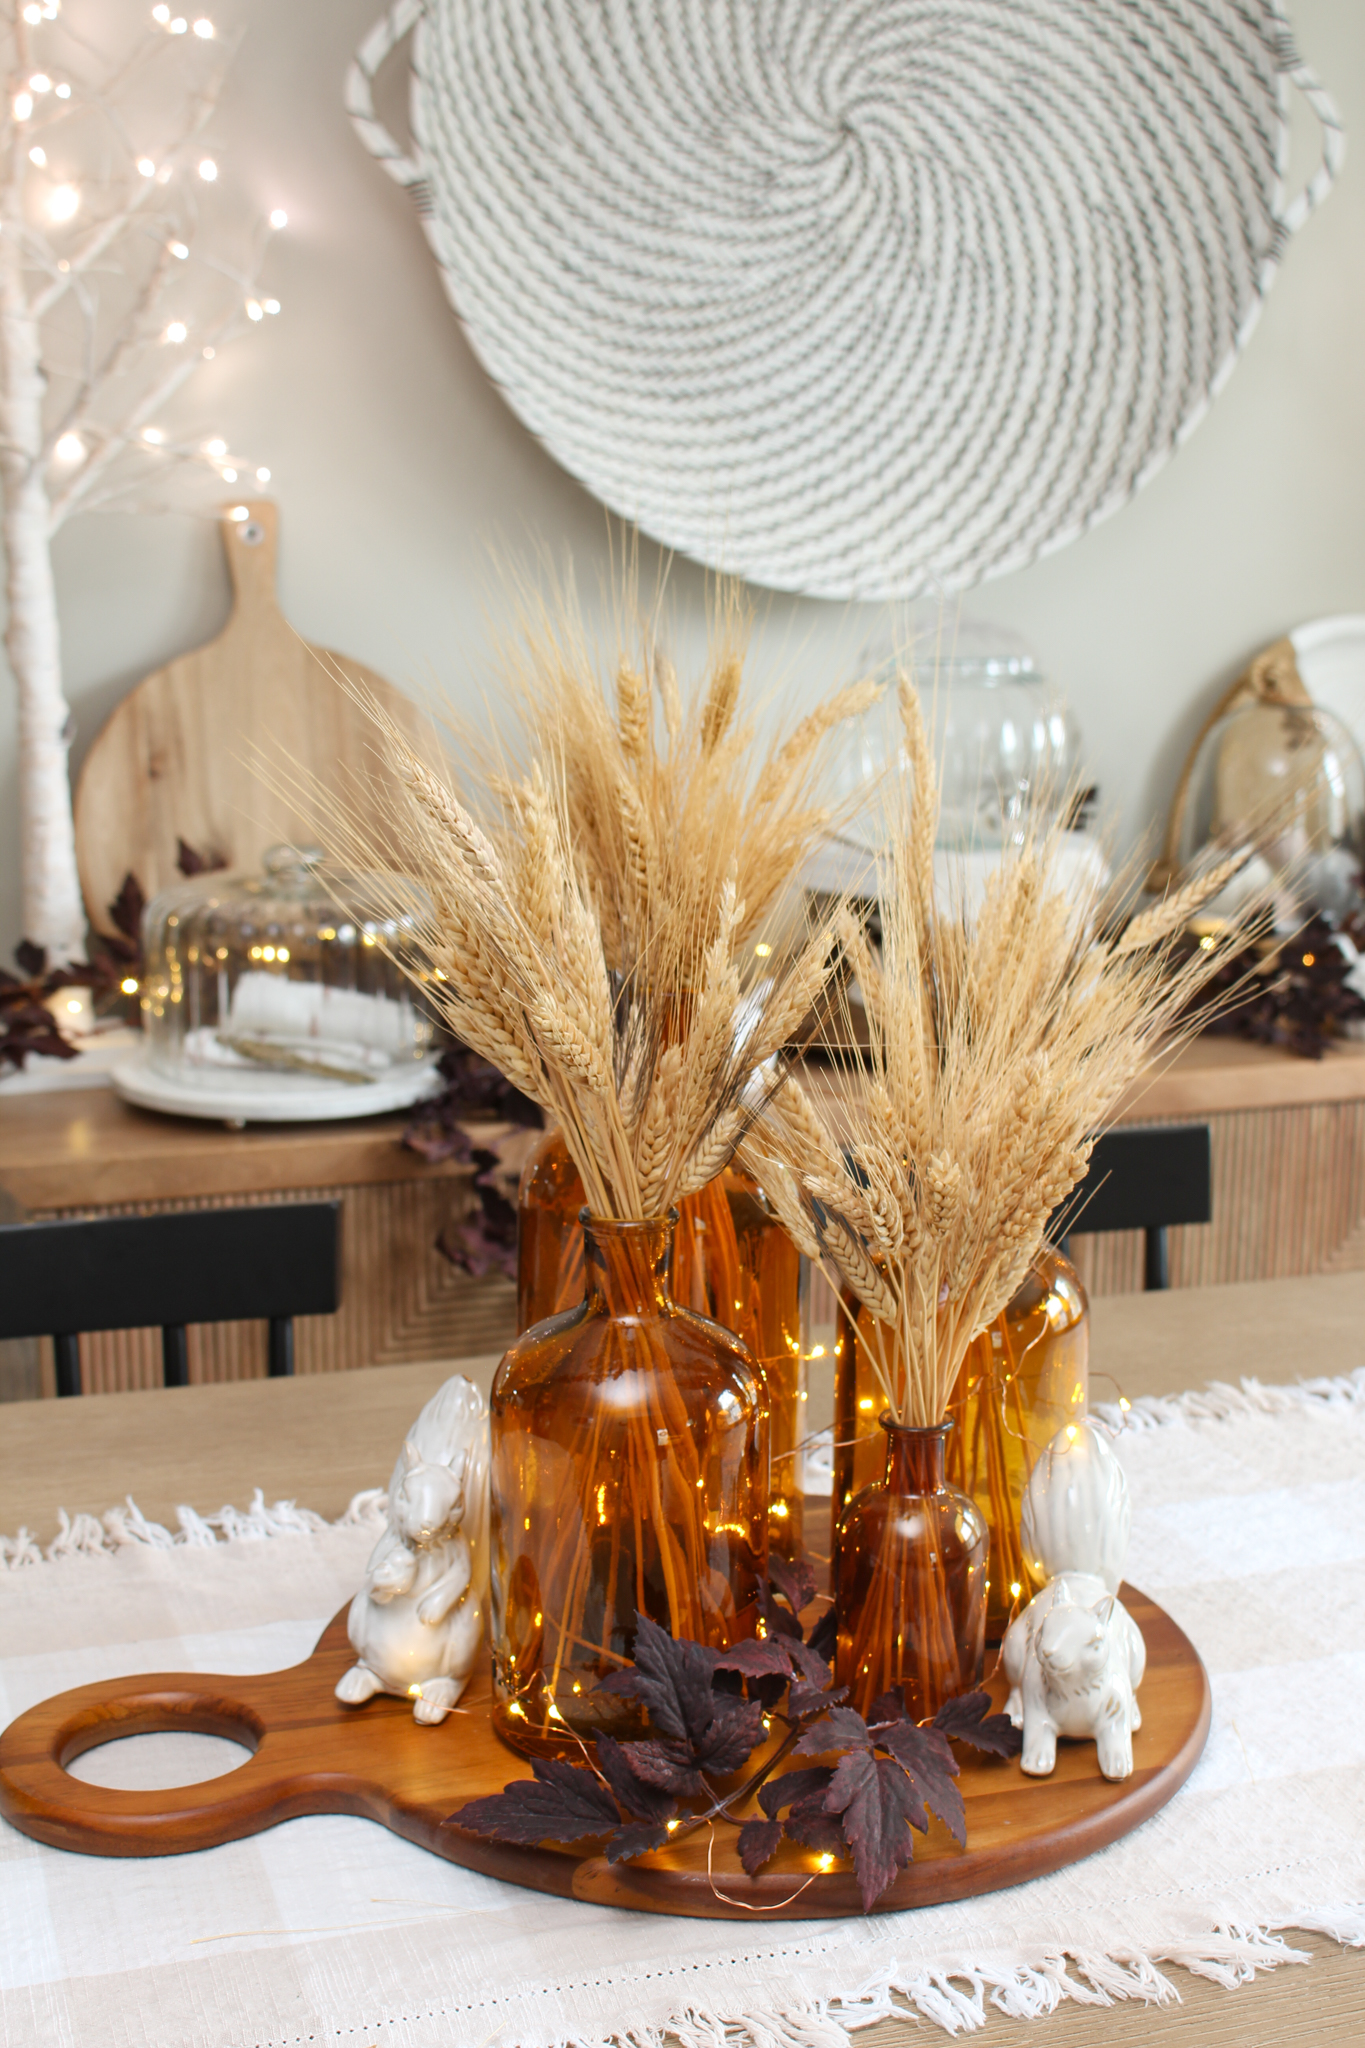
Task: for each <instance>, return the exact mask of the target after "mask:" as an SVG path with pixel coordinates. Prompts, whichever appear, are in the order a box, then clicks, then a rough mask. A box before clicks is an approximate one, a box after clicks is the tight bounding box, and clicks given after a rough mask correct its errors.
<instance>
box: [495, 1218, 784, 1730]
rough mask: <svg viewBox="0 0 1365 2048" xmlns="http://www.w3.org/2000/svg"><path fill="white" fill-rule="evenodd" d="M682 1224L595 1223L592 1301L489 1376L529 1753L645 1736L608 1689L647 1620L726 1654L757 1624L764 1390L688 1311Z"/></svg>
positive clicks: (498, 1722) (513, 1642)
mask: <svg viewBox="0 0 1365 2048" xmlns="http://www.w3.org/2000/svg"><path fill="white" fill-rule="evenodd" d="M674 1220H675V1219H674V1217H673V1216H669V1217H667V1218H661V1219H654V1220H652V1221H649V1222H642V1223H620V1222H612V1221H604V1220H602V1219H600V1218H593V1219H589V1218H585V1224H586V1228H585V1230H584V1233H583V1271H584V1294H583V1299H582V1301H581V1303H580V1305H579V1307H578V1308H577V1309H575V1310H573V1311H572V1312H570V1313H566V1314H562V1315H557V1316H554V1317H552V1318H551V1319H550V1320H549V1321H547V1322H542V1323H538V1324H536V1325H535V1326H534V1327H533V1328H532V1329H530V1330H528V1331H527V1332H526V1333H525V1334H524V1335H523V1336H521V1337H518V1338H517V1340H516V1342H515V1343H514V1344H513V1345H512V1347H511V1349H510V1350H509V1351H508V1352H507V1354H506V1356H505V1357H504V1359H503V1361H502V1363H501V1365H500V1366H499V1367H498V1371H497V1376H496V1378H495V1380H494V1382H493V1394H492V1401H491V1404H490V1406H491V1413H492V1435H493V1457H492V1497H493V1528H492V1586H491V1602H490V1605H491V1622H490V1632H491V1636H492V1645H493V1695H494V1705H493V1724H494V1727H495V1728H496V1729H497V1731H498V1733H499V1734H500V1735H502V1736H503V1737H504V1738H505V1739H506V1740H507V1741H508V1742H509V1743H510V1744H511V1745H512V1747H513V1748H514V1749H518V1750H520V1751H522V1752H523V1753H524V1754H527V1755H538V1756H577V1755H578V1754H579V1749H578V1742H577V1740H576V1739H575V1738H576V1737H582V1738H585V1739H586V1738H590V1737H593V1736H595V1735H599V1734H612V1735H615V1736H618V1737H630V1736H635V1735H639V1734H640V1733H642V1732H643V1730H642V1722H641V1716H640V1711H639V1708H638V1706H637V1704H636V1702H634V1701H631V1700H625V1699H621V1698H618V1697H617V1696H616V1695H614V1694H612V1693H604V1692H601V1691H599V1690H598V1687H599V1686H600V1684H601V1681H602V1680H603V1679H605V1678H607V1677H609V1676H610V1675H611V1673H612V1672H613V1671H618V1670H620V1669H621V1668H622V1666H623V1665H624V1664H625V1663H626V1662H627V1661H628V1660H629V1658H630V1656H631V1654H632V1651H633V1648H634V1642H635V1623H636V1616H637V1614H647V1615H649V1617H650V1618H651V1620H653V1621H656V1622H658V1623H659V1624H660V1626H661V1627H663V1628H666V1629H668V1630H669V1632H670V1633H671V1634H673V1635H675V1636H680V1637H687V1638H689V1639H690V1640H692V1641H695V1642H702V1643H708V1644H711V1645H713V1646H716V1647H723V1646H724V1645H726V1644H729V1643H731V1642H734V1641H735V1640H737V1639H738V1638H739V1637H741V1636H747V1635H752V1634H753V1633H754V1630H755V1627H756V1625H757V1619H758V1581H759V1578H760V1576H761V1575H762V1574H763V1573H764V1572H765V1571H766V1569H767V1556H768V1499H767V1492H768V1486H767V1482H768V1411H767V1400H766V1393H765V1389H764V1386H763V1382H762V1379H761V1376H760V1375H759V1373H758V1372H757V1371H756V1370H755V1369H754V1366H753V1365H752V1363H751V1361H750V1359H749V1357H748V1354H747V1353H746V1351H745V1350H744V1347H743V1345H742V1344H741V1343H740V1342H739V1340H738V1339H737V1338H736V1337H734V1336H732V1335H731V1334H730V1332H729V1331H726V1330H722V1329H721V1328H720V1327H719V1326H718V1325H717V1324H715V1323H713V1322H709V1321H707V1320H706V1319H704V1318H703V1317H701V1316H697V1315H694V1314H693V1313H692V1312H691V1311H690V1310H689V1309H686V1308H683V1307H681V1306H680V1305H679V1303H678V1302H677V1301H676V1300H675V1299H674V1298H673V1295H672V1291H671V1269H672V1261H673V1234H674Z"/></svg>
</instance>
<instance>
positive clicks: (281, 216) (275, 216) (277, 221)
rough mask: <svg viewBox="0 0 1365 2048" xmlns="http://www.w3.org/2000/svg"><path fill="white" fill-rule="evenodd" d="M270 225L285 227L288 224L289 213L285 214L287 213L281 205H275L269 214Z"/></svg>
mask: <svg viewBox="0 0 1365 2048" xmlns="http://www.w3.org/2000/svg"><path fill="white" fill-rule="evenodd" d="M270 225H271V227H272V228H287V227H288V225H289V215H288V214H287V213H286V212H285V210H284V208H283V207H282V206H277V207H276V208H275V211H274V212H273V213H272V214H271V216H270Z"/></svg>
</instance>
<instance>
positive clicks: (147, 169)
mask: <svg viewBox="0 0 1365 2048" xmlns="http://www.w3.org/2000/svg"><path fill="white" fill-rule="evenodd" d="M137 168H138V175H139V177H143V178H154V177H155V176H156V165H155V164H154V163H153V162H152V160H151V158H150V157H149V156H140V157H139V158H138V160H137Z"/></svg>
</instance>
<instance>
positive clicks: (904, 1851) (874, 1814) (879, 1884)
mask: <svg viewBox="0 0 1365 2048" xmlns="http://www.w3.org/2000/svg"><path fill="white" fill-rule="evenodd" d="M825 1810H826V1812H827V1813H831V1814H834V1813H837V1814H838V1815H839V1817H840V1819H841V1821H842V1823H843V1832H844V1836H845V1839H846V1840H847V1842H848V1846H849V1849H850V1851H851V1852H852V1856H853V1869H854V1872H855V1874H856V1876H857V1879H858V1890H859V1891H860V1892H861V1894H862V1900H863V1911H864V1912H868V1913H870V1912H871V1910H872V1908H873V1906H874V1905H875V1904H876V1902H877V1900H878V1899H879V1898H880V1897H881V1895H882V1893H883V1892H884V1891H885V1890H886V1889H887V1886H888V1885H890V1884H892V1883H894V1881H895V1877H896V1872H897V1871H898V1870H903V1869H904V1867H905V1865H906V1864H907V1863H908V1862H909V1861H910V1858H911V1856H912V1855H913V1853H914V1846H913V1843H912V1841H911V1838H910V1830H911V1828H912V1827H913V1828H920V1829H923V1828H924V1827H926V1826H927V1824H928V1822H927V1816H926V1814H925V1811H924V1807H923V1805H922V1803H921V1801H920V1799H919V1796H918V1794H917V1792H916V1790H915V1787H914V1786H913V1785H912V1784H911V1782H910V1779H909V1777H908V1776H907V1774H906V1773H905V1772H904V1771H903V1770H902V1769H901V1767H900V1765H899V1764H898V1763H896V1762H894V1761H893V1760H892V1759H891V1758H889V1757H874V1756H873V1755H872V1753H871V1751H870V1750H865V1749H858V1750H851V1751H849V1752H848V1754H847V1755H845V1756H843V1757H841V1758H840V1759H839V1765H838V1768H837V1769H836V1771H835V1773H834V1778H833V1781H832V1783H831V1785H830V1788H829V1790H828V1792H826V1794H825Z"/></svg>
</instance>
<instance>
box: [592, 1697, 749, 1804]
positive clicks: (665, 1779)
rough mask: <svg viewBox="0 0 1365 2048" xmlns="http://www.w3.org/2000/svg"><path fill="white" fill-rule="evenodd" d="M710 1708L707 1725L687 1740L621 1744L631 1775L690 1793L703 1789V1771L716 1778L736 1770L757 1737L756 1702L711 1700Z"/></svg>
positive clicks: (670, 1790)
mask: <svg viewBox="0 0 1365 2048" xmlns="http://www.w3.org/2000/svg"><path fill="white" fill-rule="evenodd" d="M716 1707H717V1709H718V1711H717V1712H716V1714H715V1716H714V1718H713V1719H712V1721H711V1724H710V1726H709V1727H708V1728H707V1729H706V1730H705V1732H704V1733H703V1734H702V1735H700V1736H698V1737H696V1738H695V1739H694V1740H693V1741H691V1742H658V1741H646V1742H628V1743H625V1744H623V1748H624V1751H625V1754H626V1756H627V1757H628V1759H629V1762H630V1768H631V1770H632V1771H633V1772H634V1773H635V1776H636V1777H637V1778H642V1779H644V1781H645V1782H646V1783H647V1784H650V1785H657V1786H659V1787H660V1788H661V1789H662V1790H664V1791H667V1792H675V1793H679V1794H685V1793H691V1794H692V1795H693V1796H694V1797H695V1796H699V1795H700V1794H702V1793H704V1792H706V1791H707V1789H708V1787H707V1783H706V1780H705V1778H704V1777H703V1776H702V1773H703V1772H704V1771H709V1772H710V1774H711V1775H712V1776H713V1777H716V1778H728V1777H729V1776H730V1774H731V1772H732V1771H737V1770H738V1769H739V1767H740V1765H741V1764H742V1763H744V1762H746V1761H747V1759H748V1758H749V1757H750V1756H751V1755H752V1754H753V1752H754V1750H755V1749H757V1747H758V1745H759V1744H760V1743H761V1742H762V1740H763V1736H764V1733H765V1731H764V1727H763V1707H762V1703H761V1702H760V1701H758V1700H733V1701H731V1700H727V1699H717V1701H716Z"/></svg>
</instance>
